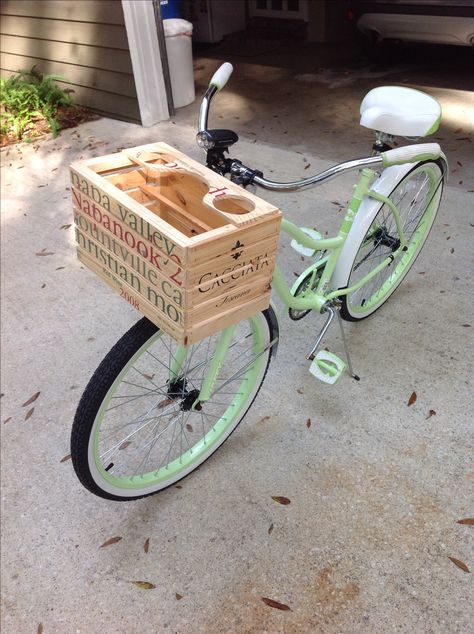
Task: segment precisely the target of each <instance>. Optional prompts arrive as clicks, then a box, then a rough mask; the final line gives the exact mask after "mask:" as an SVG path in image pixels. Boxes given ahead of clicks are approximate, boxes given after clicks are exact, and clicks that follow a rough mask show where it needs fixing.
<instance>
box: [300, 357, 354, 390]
mask: <svg viewBox="0 0 474 634" xmlns="http://www.w3.org/2000/svg"><path fill="white" fill-rule="evenodd" d="M346 367H347V365H346V363H345V362H344V361H343V360H342V359H341V358H339V357H338V356H337V355H335V354H333V353H332V352H327V351H326V350H320V351H319V352H318V354H317V355H316V356H315V357H314V360H313V362H312V363H311V365H310V366H309V371H310V372H311V374H312V375H313V376H315V377H316V378H317V379H319V380H320V381H323V383H328V384H329V385H334V384H335V383H337V382H338V381H339V379H340V378H341V376H342V375H343V374H344V372H345V371H346Z"/></svg>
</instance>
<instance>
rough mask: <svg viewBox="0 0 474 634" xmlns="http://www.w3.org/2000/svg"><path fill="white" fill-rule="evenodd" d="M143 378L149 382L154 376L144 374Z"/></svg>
mask: <svg viewBox="0 0 474 634" xmlns="http://www.w3.org/2000/svg"><path fill="white" fill-rule="evenodd" d="M143 376H144V377H145V379H148V380H149V381H153V377H154V376H155V375H154V374H144V375H143Z"/></svg>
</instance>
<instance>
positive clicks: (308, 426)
mask: <svg viewBox="0 0 474 634" xmlns="http://www.w3.org/2000/svg"><path fill="white" fill-rule="evenodd" d="M306 427H307V428H308V429H309V428H310V427H311V418H308V420H307V421H306Z"/></svg>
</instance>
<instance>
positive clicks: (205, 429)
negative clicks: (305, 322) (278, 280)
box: [71, 309, 278, 500]
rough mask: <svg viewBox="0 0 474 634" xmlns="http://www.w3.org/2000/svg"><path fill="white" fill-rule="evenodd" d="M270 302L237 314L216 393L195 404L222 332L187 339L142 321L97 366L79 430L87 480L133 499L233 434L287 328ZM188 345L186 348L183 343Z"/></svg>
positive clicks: (179, 474)
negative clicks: (281, 328) (180, 355)
mask: <svg viewBox="0 0 474 634" xmlns="http://www.w3.org/2000/svg"><path fill="white" fill-rule="evenodd" d="M270 310H271V309H269V310H267V311H264V312H262V313H259V314H258V315H255V316H254V317H251V318H249V319H247V320H244V321H242V322H241V323H239V324H237V326H236V328H235V332H234V337H233V340H232V342H231V344H230V346H229V349H228V351H227V355H226V357H225V360H224V362H223V364H222V367H221V368H220V370H219V372H218V375H217V379H216V381H215V384H214V387H213V393H212V395H211V398H210V399H209V401H206V402H204V403H202V404H201V405H199V406H198V408H196V409H193V404H194V403H195V402H196V400H197V397H198V396H199V392H200V389H201V386H202V384H203V381H204V378H205V376H206V372H207V370H208V368H209V364H210V361H211V359H212V357H213V355H214V352H215V349H216V345H217V342H218V341H219V333H218V334H217V335H214V336H212V337H209V338H208V339H204V340H202V341H200V342H198V343H197V344H195V345H192V346H189V347H188V348H186V356H185V359H184V361H183V363H182V364H181V371H180V372H179V375H178V376H175V377H174V378H170V376H171V377H172V376H173V373H172V370H171V368H172V366H173V362H174V361H175V360H176V358H177V344H176V343H175V342H174V341H173V340H172V339H170V337H168V336H167V335H166V334H164V333H163V332H162V331H161V330H159V329H158V328H157V327H156V326H155V325H154V324H152V323H151V322H150V321H148V320H147V319H141V320H140V321H139V322H138V323H136V324H135V325H134V326H133V327H132V328H131V329H130V330H129V331H128V332H127V333H126V334H125V335H124V336H123V337H122V338H121V339H120V340H119V341H118V342H117V344H116V345H115V346H114V347H113V348H112V350H111V351H110V352H109V353H108V355H107V356H106V357H105V359H104V360H103V361H102V363H101V364H100V365H99V367H98V368H97V370H96V372H95V373H94V375H93V376H92V378H91V380H90V381H89V384H88V385H87V387H86V389H85V391H84V394H83V395H82V398H81V400H80V403H79V406H78V409H77V412H76V416H75V419H74V423H73V429H72V435H71V456H72V461H73V465H74V469H75V471H76V474H77V476H78V477H79V480H80V481H81V482H82V484H83V485H84V486H85V487H86V488H87V489H89V491H91V492H92V493H95V494H96V495H99V496H101V497H104V498H109V499H114V500H131V499H136V498H139V497H143V496H145V495H150V494H152V493H156V492H157V491H160V490H162V489H164V488H165V487H168V486H170V485H172V484H174V483H176V482H177V481H178V480H180V479H181V478H183V477H184V476H186V475H187V474H188V473H190V472H191V471H193V470H194V469H196V468H197V467H198V466H199V465H200V464H201V463H203V462H204V461H205V460H206V459H207V458H208V457H209V456H210V455H211V454H213V453H214V452H215V451H216V449H218V447H220V446H221V445H222V443H223V442H224V441H225V440H226V439H227V438H228V436H229V435H230V434H231V433H232V431H233V430H234V429H235V428H236V427H237V425H238V424H239V422H240V421H241V420H242V418H243V417H244V416H245V414H246V412H247V410H248V409H249V407H250V406H251V404H252V402H253V400H254V399H255V397H256V395H257V393H258V391H259V389H260V386H261V384H262V382H263V380H264V378H265V375H266V372H267V369H268V365H269V363H270V357H271V353H272V345H273V344H274V343H275V342H276V338H277V336H278V334H277V332H275V326H274V320H273V319H272V315H271V313H270ZM181 350H182V349H181Z"/></svg>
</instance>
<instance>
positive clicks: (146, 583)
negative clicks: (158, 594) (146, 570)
mask: <svg viewBox="0 0 474 634" xmlns="http://www.w3.org/2000/svg"><path fill="white" fill-rule="evenodd" d="M131 583H133V585H134V586H137V588H141V589H142V590H153V588H156V586H155V584H154V583H150V582H149V581H132V582H131Z"/></svg>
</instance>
